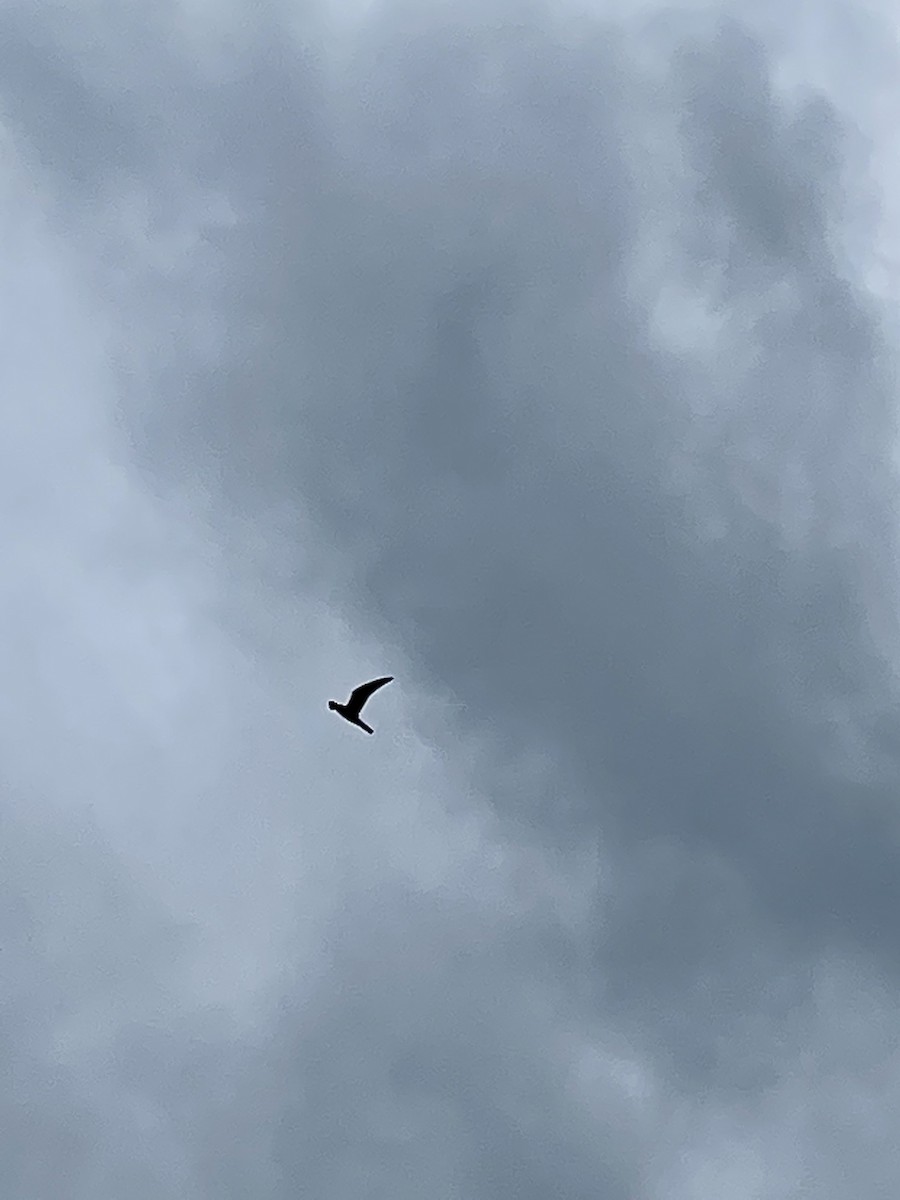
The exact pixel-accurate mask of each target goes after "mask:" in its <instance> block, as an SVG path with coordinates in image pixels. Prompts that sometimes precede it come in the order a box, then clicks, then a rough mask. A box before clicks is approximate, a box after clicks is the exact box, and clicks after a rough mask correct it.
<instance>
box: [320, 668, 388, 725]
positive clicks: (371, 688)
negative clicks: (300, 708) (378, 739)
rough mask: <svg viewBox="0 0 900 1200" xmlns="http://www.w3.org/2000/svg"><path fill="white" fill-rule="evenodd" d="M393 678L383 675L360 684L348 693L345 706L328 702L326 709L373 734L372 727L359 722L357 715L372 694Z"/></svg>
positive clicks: (337, 702) (335, 702)
mask: <svg viewBox="0 0 900 1200" xmlns="http://www.w3.org/2000/svg"><path fill="white" fill-rule="evenodd" d="M393 678H394V677H393V675H385V676H384V677H383V678H381V679H372V680H370V681H369V682H368V683H361V684H360V685H359V687H357V688H354V689H353V691H352V692H351V693H350V699H349V700H348V701H347V703H346V704H341V703H340V702H339V701H337V700H329V701H328V707H329V708H330V709H331V711H332V712H336V713H337V714H338V716H340V717H343V718H344V720H345V721H349V722H350V724H351V725H358V726H359V728H360V729H364V730H365V731H366V733H374V732H375V730H374V729H373V728H372V726H371V725H367V724H366V723H365V721H363V720H361V719H360V715H359V714H360V713H361V712H362V708H363V705H364V704H365V702H366V701H367V700H368V698H369V697H370V696H371V695H372V693H373V692H377V691H378V689H379V688H380V687H384V685H385V684H386V683H391V682H392V681H393Z"/></svg>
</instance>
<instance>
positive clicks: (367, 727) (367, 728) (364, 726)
mask: <svg viewBox="0 0 900 1200" xmlns="http://www.w3.org/2000/svg"><path fill="white" fill-rule="evenodd" d="M356 723H357V725H359V727H360V729H364V730H365V731H366V733H374V732H375V730H374V729H373V728H372V726H371V725H367V724H366V723H365V721H363V720H361V719H360V718H357V722H356Z"/></svg>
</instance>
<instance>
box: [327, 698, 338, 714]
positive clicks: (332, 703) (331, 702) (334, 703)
mask: <svg viewBox="0 0 900 1200" xmlns="http://www.w3.org/2000/svg"><path fill="white" fill-rule="evenodd" d="M328 707H329V708H330V709H331V711H332V712H334V710H335V709H336V708H337V700H329V701H328Z"/></svg>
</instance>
